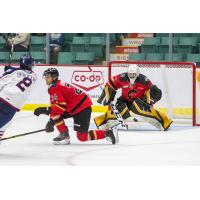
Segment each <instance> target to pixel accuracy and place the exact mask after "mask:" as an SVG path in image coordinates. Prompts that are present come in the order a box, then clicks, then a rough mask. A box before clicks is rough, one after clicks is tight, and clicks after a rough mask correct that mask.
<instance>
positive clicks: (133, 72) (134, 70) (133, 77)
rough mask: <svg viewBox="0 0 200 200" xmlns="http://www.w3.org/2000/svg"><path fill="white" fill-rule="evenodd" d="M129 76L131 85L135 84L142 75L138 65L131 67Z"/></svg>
mask: <svg viewBox="0 0 200 200" xmlns="http://www.w3.org/2000/svg"><path fill="white" fill-rule="evenodd" d="M127 74H128V78H129V79H130V83H131V84H134V83H135V80H136V78H137V77H138V76H139V74H140V69H139V67H138V66H137V65H129V67H128V71H127Z"/></svg>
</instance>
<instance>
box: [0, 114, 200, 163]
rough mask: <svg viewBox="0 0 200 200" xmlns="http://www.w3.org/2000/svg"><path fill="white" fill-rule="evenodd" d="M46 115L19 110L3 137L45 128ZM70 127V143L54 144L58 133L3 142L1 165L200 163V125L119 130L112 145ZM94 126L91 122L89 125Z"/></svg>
mask: <svg viewBox="0 0 200 200" xmlns="http://www.w3.org/2000/svg"><path fill="white" fill-rule="evenodd" d="M47 120H48V117H47V116H40V117H36V116H34V115H33V113H32V112H21V113H18V114H17V115H16V116H15V117H14V120H13V123H12V125H11V126H10V127H9V128H8V129H7V131H6V134H5V136H4V137H8V136H10V135H15V134H20V133H26V132H29V131H35V130H38V129H42V128H44V127H45V124H46V122H47ZM66 122H67V124H68V125H69V126H70V127H69V129H70V136H71V145H58V146H56V145H53V144H52V139H53V138H54V137H55V136H56V135H57V134H58V132H57V131H55V132H54V133H45V132H41V133H36V134H33V135H27V136H24V137H19V138H14V139H10V140H6V141H2V143H1V145H0V165H81V166H84V165H89V166H99V165H102V166H132V165H200V128H197V127H191V126H183V125H179V126H178V125H172V128H171V130H170V131H168V132H161V131H157V130H155V129H154V128H152V127H151V126H149V125H142V126H141V127H139V128H137V130H131V131H130V130H129V131H122V130H120V131H119V137H120V142H119V144H117V145H111V144H110V143H108V142H107V141H106V140H98V141H89V142H85V143H81V142H79V141H78V139H77V138H76V134H75V132H74V131H73V128H72V122H73V121H72V120H71V119H70V120H66ZM92 126H93V127H94V125H92Z"/></svg>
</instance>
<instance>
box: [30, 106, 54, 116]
mask: <svg viewBox="0 0 200 200" xmlns="http://www.w3.org/2000/svg"><path fill="white" fill-rule="evenodd" d="M50 112H51V108H49V107H39V108H36V109H35V110H34V115H36V116H39V115H41V114H45V115H49V114H50Z"/></svg>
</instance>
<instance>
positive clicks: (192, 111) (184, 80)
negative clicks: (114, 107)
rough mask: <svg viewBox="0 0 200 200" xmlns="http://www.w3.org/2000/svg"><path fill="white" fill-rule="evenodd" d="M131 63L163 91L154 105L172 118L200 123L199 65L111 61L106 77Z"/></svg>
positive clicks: (123, 70) (125, 69) (120, 70)
mask: <svg viewBox="0 0 200 200" xmlns="http://www.w3.org/2000/svg"><path fill="white" fill-rule="evenodd" d="M130 64H134V65H137V66H138V67H139V68H140V73H142V74H144V75H146V76H147V77H148V78H149V79H150V80H151V81H152V83H153V84H156V85H157V86H158V87H159V88H160V89H161V90H162V93H163V96H162V99H161V100H160V101H159V102H157V103H156V104H155V107H156V108H157V109H159V110H161V111H163V112H165V113H166V114H168V115H169V116H170V117H172V118H173V119H183V120H186V119H187V121H191V123H192V124H193V126H199V125H200V68H199V67H197V66H196V64H195V63H191V62H143V61H112V62H109V64H108V68H109V69H108V70H109V73H108V77H109V78H111V77H112V76H114V75H117V74H120V73H123V72H126V71H127V67H128V66H129V65H130Z"/></svg>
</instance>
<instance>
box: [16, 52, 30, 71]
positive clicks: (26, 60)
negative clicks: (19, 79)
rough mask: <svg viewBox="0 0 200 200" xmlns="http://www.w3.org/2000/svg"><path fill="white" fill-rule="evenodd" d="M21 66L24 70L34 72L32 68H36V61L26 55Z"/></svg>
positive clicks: (20, 60)
mask: <svg viewBox="0 0 200 200" xmlns="http://www.w3.org/2000/svg"><path fill="white" fill-rule="evenodd" d="M19 64H20V67H21V68H22V69H27V70H32V67H33V66H34V59H33V58H32V57H31V55H28V54H24V55H22V56H21V57H20V59H19Z"/></svg>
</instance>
